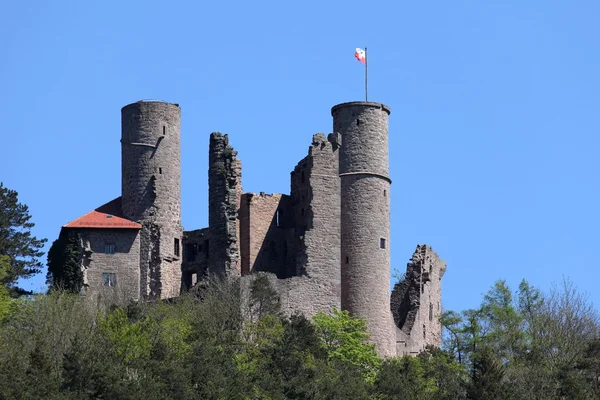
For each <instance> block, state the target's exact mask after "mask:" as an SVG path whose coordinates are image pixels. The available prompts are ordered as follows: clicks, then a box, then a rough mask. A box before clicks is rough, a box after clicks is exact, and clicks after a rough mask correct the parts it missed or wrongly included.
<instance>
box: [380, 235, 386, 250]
mask: <svg viewBox="0 0 600 400" xmlns="http://www.w3.org/2000/svg"><path fill="white" fill-rule="evenodd" d="M379 247H380V248H382V249H385V239H384V238H381V239H379Z"/></svg>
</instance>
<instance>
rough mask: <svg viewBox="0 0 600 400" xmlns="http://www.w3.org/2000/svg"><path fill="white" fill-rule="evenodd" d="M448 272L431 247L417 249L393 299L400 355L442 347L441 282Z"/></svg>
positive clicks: (392, 306)
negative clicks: (426, 348) (431, 347)
mask: <svg viewBox="0 0 600 400" xmlns="http://www.w3.org/2000/svg"><path fill="white" fill-rule="evenodd" d="M445 272H446V263H445V262H444V261H443V260H440V258H439V257H438V255H437V253H436V252H435V251H433V249H432V248H431V247H429V246H427V245H418V246H417V249H416V250H415V252H414V254H413V256H412V258H411V259H410V262H409V263H408V264H407V267H406V275H405V277H404V279H403V280H401V281H400V282H398V283H397V284H396V285H395V286H394V289H393V291H392V295H391V299H390V304H391V310H392V315H393V316H394V322H395V324H396V327H397V328H398V329H397V331H396V351H397V355H399V356H401V355H408V354H418V353H419V352H421V351H422V350H423V349H424V348H425V346H427V345H433V346H436V347H439V346H440V345H441V339H442V326H441V323H440V320H439V317H440V314H441V312H442V311H441V310H442V307H441V280H442V277H443V276H444V273H445Z"/></svg>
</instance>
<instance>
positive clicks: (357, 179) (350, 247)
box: [331, 102, 396, 356]
mask: <svg viewBox="0 0 600 400" xmlns="http://www.w3.org/2000/svg"><path fill="white" fill-rule="evenodd" d="M389 114H390V109H389V107H387V106H386V105H383V104H380V103H372V102H350V103H343V104H338V105H336V106H334V107H333V108H332V109H331V115H332V116H333V131H334V132H336V133H340V134H341V136H342V145H341V147H340V179H341V231H342V240H341V242H342V243H341V253H342V254H341V257H342V258H341V259H342V265H341V271H342V276H341V278H342V309H344V310H347V311H348V312H350V313H351V314H353V315H355V316H359V317H363V318H365V320H366V322H367V326H368V332H369V334H370V335H371V340H372V341H373V342H375V343H376V345H377V351H378V352H379V354H380V355H382V356H391V355H395V354H396V350H395V344H396V341H395V330H394V329H393V319H392V314H391V311H390V240H389V239H390V185H391V180H390V178H389V160H388V116H389Z"/></svg>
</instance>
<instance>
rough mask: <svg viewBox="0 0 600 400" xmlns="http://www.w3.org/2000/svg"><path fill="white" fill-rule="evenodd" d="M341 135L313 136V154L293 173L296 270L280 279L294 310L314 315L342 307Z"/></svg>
mask: <svg viewBox="0 0 600 400" xmlns="http://www.w3.org/2000/svg"><path fill="white" fill-rule="evenodd" d="M338 148H339V138H338V137H337V135H330V136H329V139H328V138H326V137H325V135H323V134H321V133H319V134H316V135H314V136H313V140H312V143H311V146H310V147H309V151H308V156H307V157H306V158H305V159H303V160H302V161H300V163H298V165H297V166H296V168H295V169H294V171H293V172H292V174H291V201H292V204H293V208H294V216H295V235H294V236H295V239H296V245H295V247H296V272H297V274H296V275H298V276H295V277H292V278H289V279H285V280H282V281H279V282H278V290H279V292H280V293H281V294H282V295H281V298H282V305H284V306H285V307H286V309H287V311H288V312H295V311H298V312H302V313H304V314H305V315H306V316H308V317H310V316H312V315H313V314H315V313H316V312H317V311H326V312H328V311H330V310H331V308H332V307H337V308H341V303H340V295H341V293H340V291H341V282H340V279H341V273H340V179H339V164H338V162H339V155H338Z"/></svg>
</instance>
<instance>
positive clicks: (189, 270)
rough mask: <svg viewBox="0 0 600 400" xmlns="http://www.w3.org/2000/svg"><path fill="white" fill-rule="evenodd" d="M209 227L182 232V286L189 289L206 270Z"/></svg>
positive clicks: (204, 274)
mask: <svg viewBox="0 0 600 400" xmlns="http://www.w3.org/2000/svg"><path fill="white" fill-rule="evenodd" d="M209 240H210V238H209V229H208V228H203V229H196V230H193V231H184V232H183V261H182V264H181V278H182V283H181V284H182V287H183V288H184V289H190V288H191V287H193V286H194V285H195V284H196V283H197V282H198V281H199V280H200V279H202V278H203V277H204V276H206V273H207V271H208V256H209Z"/></svg>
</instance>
